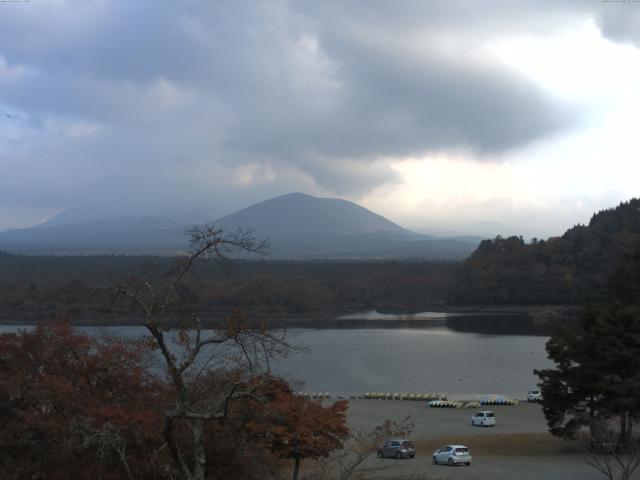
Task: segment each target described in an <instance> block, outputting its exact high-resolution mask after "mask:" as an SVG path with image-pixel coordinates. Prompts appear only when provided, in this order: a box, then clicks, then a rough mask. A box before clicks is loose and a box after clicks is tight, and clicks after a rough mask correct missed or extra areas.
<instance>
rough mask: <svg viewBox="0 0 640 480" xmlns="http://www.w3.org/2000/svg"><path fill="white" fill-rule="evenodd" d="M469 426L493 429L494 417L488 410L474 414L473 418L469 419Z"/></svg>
mask: <svg viewBox="0 0 640 480" xmlns="http://www.w3.org/2000/svg"><path fill="white" fill-rule="evenodd" d="M471 425H473V426H474V427H495V425H496V416H495V414H494V413H493V412H492V411H490V410H485V411H482V412H476V413H475V414H474V415H473V417H471Z"/></svg>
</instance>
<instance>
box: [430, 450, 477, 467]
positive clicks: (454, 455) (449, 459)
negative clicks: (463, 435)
mask: <svg viewBox="0 0 640 480" xmlns="http://www.w3.org/2000/svg"><path fill="white" fill-rule="evenodd" d="M438 463H446V464H447V465H451V466H453V465H456V464H460V463H464V464H465V465H471V454H470V453H469V449H468V448H467V447H465V446H464V445H445V446H444V447H440V448H439V449H438V450H436V451H435V452H433V464H434V465H437V464H438Z"/></svg>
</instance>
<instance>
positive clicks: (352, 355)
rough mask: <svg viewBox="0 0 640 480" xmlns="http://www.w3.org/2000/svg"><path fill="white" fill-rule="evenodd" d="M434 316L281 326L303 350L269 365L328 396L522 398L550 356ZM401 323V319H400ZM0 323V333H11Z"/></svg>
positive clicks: (533, 343)
mask: <svg viewBox="0 0 640 480" xmlns="http://www.w3.org/2000/svg"><path fill="white" fill-rule="evenodd" d="M425 317H428V318H431V319H433V320H435V322H433V324H432V325H431V326H425V325H424V324H422V323H418V325H419V327H418V328H404V327H403V328H389V327H388V326H385V328H354V329H349V328H330V329H318V328H313V329H306V328H292V329H290V330H288V334H289V335H290V339H291V340H292V342H294V343H299V344H302V345H305V346H307V347H308V348H309V352H308V353H302V354H297V355H294V356H291V357H289V358H286V359H284V360H282V361H279V362H277V363H275V364H273V365H272V367H273V370H274V371H275V372H277V373H279V374H281V375H283V376H284V377H285V378H287V379H288V380H290V381H293V382H296V381H303V382H304V386H303V387H300V388H301V389H303V390H305V391H311V392H330V393H331V394H332V395H333V396H338V395H340V396H345V397H348V396H350V395H360V394H364V393H366V392H416V393H419V392H444V393H447V394H449V395H450V396H451V397H453V398H456V397H466V396H469V395H472V394H475V395H477V394H504V395H509V396H512V397H514V398H524V397H525V396H526V392H527V390H528V389H529V388H530V387H532V386H534V385H535V384H536V381H537V380H536V377H535V375H534V374H533V369H541V368H547V367H549V366H551V362H550V361H549V360H548V359H547V356H546V352H545V349H544V345H545V342H546V340H547V337H544V336H531V335H508V334H506V335H505V334H502V335H494V334H482V333H469V332H462V331H458V330H455V329H452V328H449V327H447V326H445V325H442V323H441V322H438V320H440V319H441V318H442V315H441V314H433V315H425V314H422V315H421V316H419V318H425ZM402 325H405V324H402ZM18 328H22V327H20V326H16V325H0V332H11V331H16V330H17V329H18ZM79 329H80V330H82V331H85V332H87V333H89V334H99V333H100V332H103V331H108V332H109V333H117V334H120V335H123V336H125V337H139V336H140V335H143V334H144V333H145V330H144V328H142V327H79Z"/></svg>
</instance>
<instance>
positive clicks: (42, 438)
mask: <svg viewBox="0 0 640 480" xmlns="http://www.w3.org/2000/svg"><path fill="white" fill-rule="evenodd" d="M147 355H148V349H147V347H146V346H145V345H144V344H143V343H141V342H131V341H124V340H121V339H118V338H91V337H89V336H87V335H84V334H81V333H78V332H77V331H74V330H73V329H72V328H71V326H70V325H69V324H68V323H59V324H55V325H50V326H46V327H45V326H43V325H40V326H38V327H37V328H36V329H35V330H33V331H31V332H27V331H21V332H20V333H17V334H3V335H0V423H1V424H2V428H1V429H0V469H1V470H2V471H3V474H4V475H7V478H14V479H40V478H47V479H54V480H55V479H66V478H89V477H96V478H97V477H99V476H102V477H103V478H113V479H128V480H133V479H134V478H138V477H139V476H143V475H147V474H151V473H153V472H154V471H155V470H156V469H155V466H154V465H153V463H152V462H149V461H148V459H149V458H152V457H153V456H154V452H156V453H157V450H158V449H159V447H160V446H161V445H162V436H161V429H160V428H158V425H157V421H156V420H157V419H158V418H160V412H161V405H162V404H163V403H164V395H165V392H166V390H165V389H164V388H163V384H162V382H160V381H159V380H158V379H157V378H156V377H154V376H153V375H152V374H151V373H150V371H149V369H148V364H147ZM3 478H4V477H3Z"/></svg>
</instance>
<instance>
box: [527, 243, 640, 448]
mask: <svg viewBox="0 0 640 480" xmlns="http://www.w3.org/2000/svg"><path fill="white" fill-rule="evenodd" d="M639 259H640V250H638V251H637V252H636V253H635V255H634V257H632V258H631V259H628V258H625V259H623V262H622V263H621V266H620V267H619V268H618V271H617V272H616V273H615V274H614V275H613V277H612V280H611V281H610V293H609V297H610V301H609V303H608V304H606V305H603V306H598V307H596V306H592V307H589V308H586V309H585V311H584V312H583V314H582V317H581V319H580V321H579V323H578V324H577V325H575V326H570V327H565V328H563V329H561V330H559V331H558V333H556V334H555V335H553V336H552V337H551V338H550V340H549V341H548V342H547V347H546V348H547V352H548V354H549V358H550V359H551V360H553V361H554V362H555V363H556V368H555V369H546V370H542V371H536V374H537V375H538V376H539V377H540V379H541V382H542V383H541V384H540V385H541V389H542V395H543V398H544V400H543V410H544V414H545V416H546V418H547V423H548V425H549V427H550V431H551V433H553V434H554V435H558V436H560V437H563V438H574V437H575V435H576V433H577V432H578V431H579V430H580V429H581V428H582V427H584V426H588V427H589V429H590V432H591V435H592V436H593V437H594V438H597V437H598V435H600V433H601V432H599V431H598V427H599V426H600V425H602V424H603V421H606V420H609V419H614V418H615V419H617V421H618V422H619V427H618V445H619V446H620V448H624V447H625V446H626V445H627V444H629V442H630V441H631V439H632V436H633V425H634V423H635V422H636V421H637V420H638V418H640V308H639V305H638V304H639V303H640V298H638V297H636V296H635V295H633V294H632V293H633V292H637V291H640V288H639V287H640V261H638V260H639ZM634 302H635V304H634Z"/></svg>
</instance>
